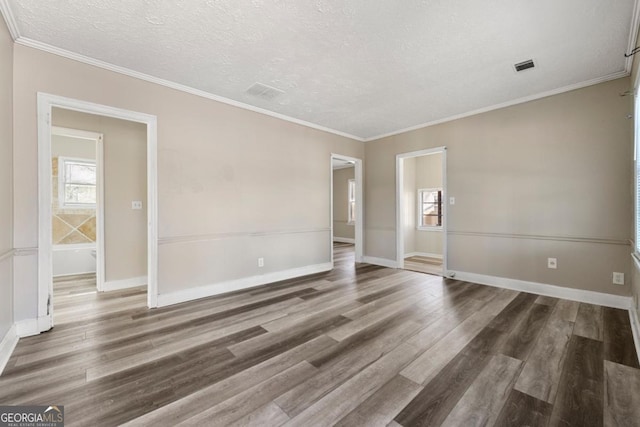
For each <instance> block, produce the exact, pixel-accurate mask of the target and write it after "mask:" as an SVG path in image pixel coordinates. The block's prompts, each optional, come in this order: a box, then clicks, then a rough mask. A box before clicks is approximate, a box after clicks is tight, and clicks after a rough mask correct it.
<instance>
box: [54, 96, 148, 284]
mask: <svg viewBox="0 0 640 427" xmlns="http://www.w3.org/2000/svg"><path fill="white" fill-rule="evenodd" d="M52 124H53V125H54V126H61V127H66V128H72V129H79V130H85V131H91V132H97V133H101V134H102V136H103V146H104V148H103V150H104V158H103V162H104V231H105V281H106V282H110V281H114V280H123V279H130V278H134V277H142V276H146V275H147V209H146V205H147V127H146V125H144V124H140V123H135V122H128V121H124V120H118V119H113V118H109V117H101V116H96V115H93V114H85V113H79V112H76V111H71V110H63V109H58V108H55V109H54V111H53V120H52ZM134 200H140V201H142V202H143V204H142V207H143V209H141V210H132V209H131V202H132V201H134Z"/></svg>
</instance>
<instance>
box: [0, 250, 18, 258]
mask: <svg viewBox="0 0 640 427" xmlns="http://www.w3.org/2000/svg"><path fill="white" fill-rule="evenodd" d="M14 254H15V249H9V250H8V251H6V252H3V253H1V254H0V261H4V260H5V259H9V258H11V257H13V256H14Z"/></svg>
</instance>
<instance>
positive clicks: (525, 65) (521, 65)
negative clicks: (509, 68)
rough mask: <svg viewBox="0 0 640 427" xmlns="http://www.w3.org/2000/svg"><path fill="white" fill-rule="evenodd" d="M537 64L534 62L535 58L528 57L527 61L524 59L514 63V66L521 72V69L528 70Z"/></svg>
mask: <svg viewBox="0 0 640 427" xmlns="http://www.w3.org/2000/svg"><path fill="white" fill-rule="evenodd" d="M535 66H536V65H535V64H534V63H533V59H527V60H526V61H522V62H518V63H517V64H514V66H513V68H515V69H516V71H518V72H520V71H524V70H528V69H529V68H533V67H535Z"/></svg>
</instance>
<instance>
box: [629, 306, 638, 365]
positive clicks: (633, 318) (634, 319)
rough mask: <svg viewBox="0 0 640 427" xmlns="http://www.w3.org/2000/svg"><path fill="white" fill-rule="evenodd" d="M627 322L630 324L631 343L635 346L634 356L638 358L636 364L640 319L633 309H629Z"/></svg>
mask: <svg viewBox="0 0 640 427" xmlns="http://www.w3.org/2000/svg"><path fill="white" fill-rule="evenodd" d="M629 322H631V332H632V334H633V342H634V343H635V345H636V356H638V362H640V318H639V317H638V311H637V310H636V309H635V307H632V308H631V309H629Z"/></svg>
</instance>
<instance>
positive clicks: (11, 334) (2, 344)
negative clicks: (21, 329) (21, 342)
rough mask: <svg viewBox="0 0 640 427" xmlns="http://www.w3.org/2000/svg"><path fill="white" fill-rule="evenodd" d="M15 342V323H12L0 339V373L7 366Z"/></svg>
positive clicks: (16, 339) (16, 340)
mask: <svg viewBox="0 0 640 427" xmlns="http://www.w3.org/2000/svg"><path fill="white" fill-rule="evenodd" d="M16 344H18V334H17V333H16V325H15V324H13V325H11V327H10V328H9V330H8V331H7V333H6V334H5V335H4V337H3V338H2V341H0V375H1V374H2V372H3V371H4V368H5V367H6V366H7V363H8V362H9V359H10V358H11V354H12V353H13V350H14V349H15V348H16Z"/></svg>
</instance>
